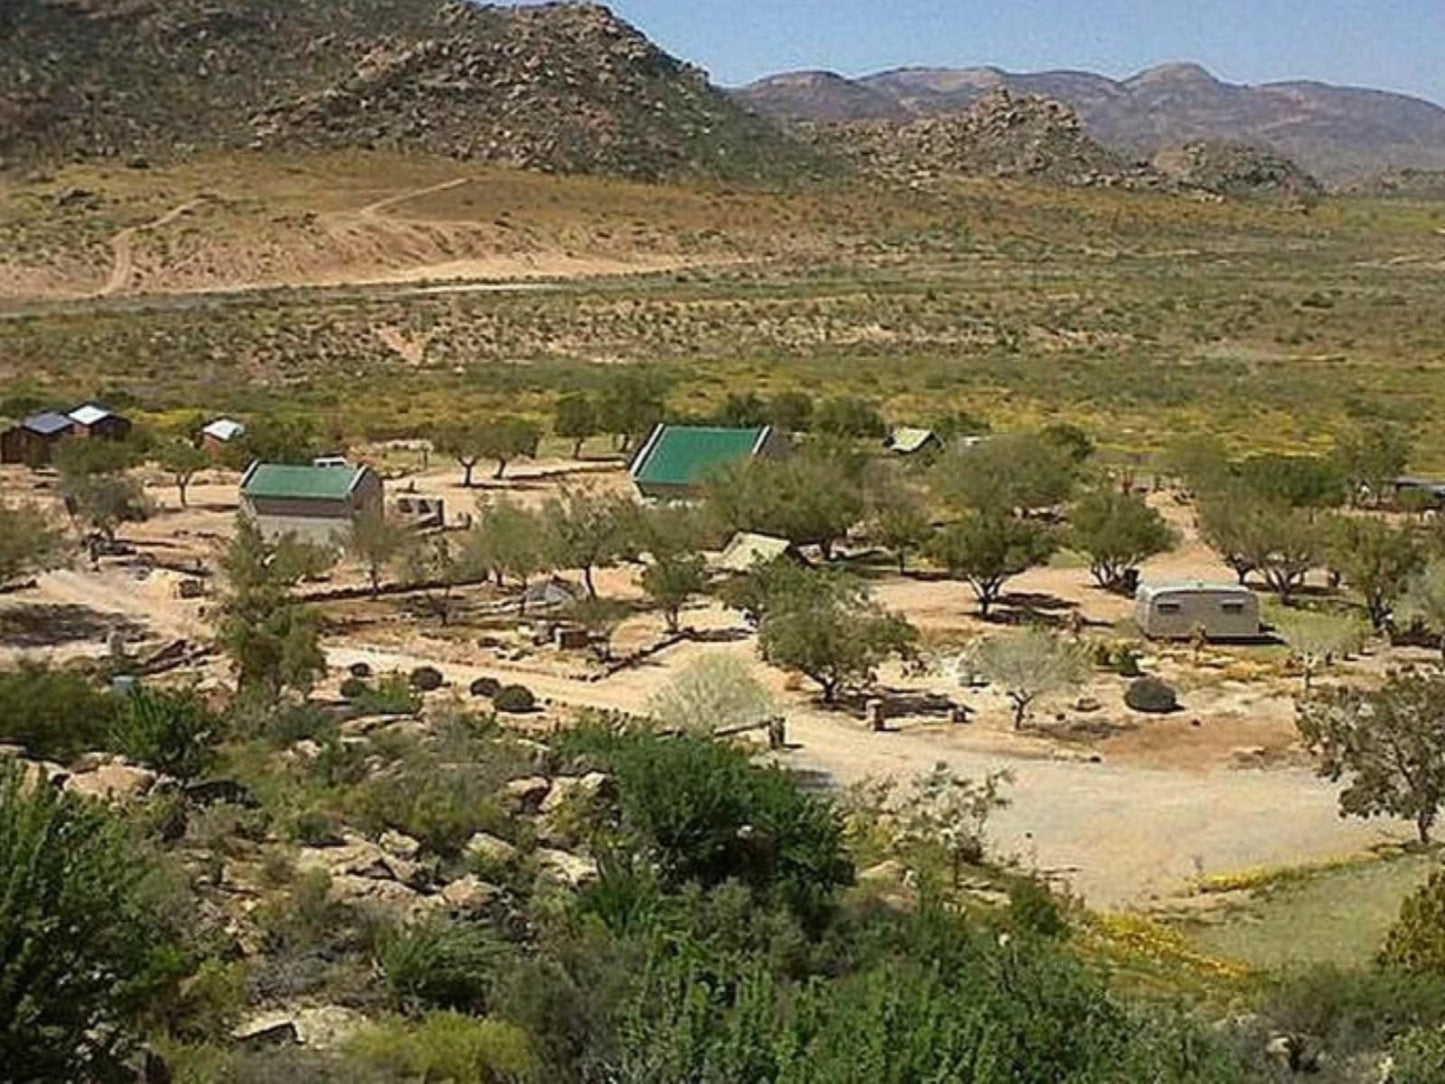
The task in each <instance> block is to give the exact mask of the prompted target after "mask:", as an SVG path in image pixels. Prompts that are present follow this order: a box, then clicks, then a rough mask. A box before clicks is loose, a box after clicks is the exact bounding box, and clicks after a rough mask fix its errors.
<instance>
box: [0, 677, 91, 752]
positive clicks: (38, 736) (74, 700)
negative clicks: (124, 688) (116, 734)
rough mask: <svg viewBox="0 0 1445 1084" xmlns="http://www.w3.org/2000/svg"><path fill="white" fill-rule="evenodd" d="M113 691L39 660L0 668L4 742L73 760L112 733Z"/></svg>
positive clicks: (0, 728) (1, 735)
mask: <svg viewBox="0 0 1445 1084" xmlns="http://www.w3.org/2000/svg"><path fill="white" fill-rule="evenodd" d="M113 710H114V705H113V702H112V701H111V699H110V697H109V696H108V695H106V694H105V693H103V692H101V691H100V690H99V689H97V688H96V687H95V686H94V685H93V684H91V682H90V681H89V680H88V679H87V678H85V677H84V676H82V675H81V674H77V673H75V672H73V671H69V670H52V669H51V668H50V667H48V666H44V665H40V664H37V663H28V662H25V663H21V664H20V666H19V667H17V668H16V669H14V670H11V671H8V672H6V673H0V742H6V743H10V744H15V745H19V746H20V747H21V748H23V749H24V750H25V752H26V754H27V755H29V756H32V757H36V758H39V759H43V760H59V761H69V760H71V759H72V758H74V757H75V756H76V755H77V754H80V753H83V752H85V751H87V750H89V749H96V748H99V747H100V746H101V745H102V744H103V743H104V742H105V740H106V738H107V737H108V736H109V735H108V731H109V728H110V719H111V714H112V712H113Z"/></svg>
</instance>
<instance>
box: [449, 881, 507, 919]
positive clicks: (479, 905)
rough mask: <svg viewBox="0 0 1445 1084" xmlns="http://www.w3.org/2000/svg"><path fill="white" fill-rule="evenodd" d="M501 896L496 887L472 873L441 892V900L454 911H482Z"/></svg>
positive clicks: (499, 890)
mask: <svg viewBox="0 0 1445 1084" xmlns="http://www.w3.org/2000/svg"><path fill="white" fill-rule="evenodd" d="M501 894H502V890H501V889H500V888H498V887H497V886H496V885H493V884H488V883H487V882H486V881H483V880H482V879H481V878H480V877H477V876H475V875H474V874H470V873H469V874H467V875H466V876H465V877H462V878H460V879H458V880H455V881H453V882H452V883H451V884H449V885H447V886H446V887H445V888H443V889H442V890H441V898H442V899H443V900H445V901H446V905H447V906H448V907H450V908H451V909H452V910H453V911H480V910H482V909H483V908H485V907H486V906H487V905H488V904H490V903H491V902H492V901H493V900H495V899H496V898H497V897H498V896H500V895H501Z"/></svg>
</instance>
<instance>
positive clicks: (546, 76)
mask: <svg viewBox="0 0 1445 1084" xmlns="http://www.w3.org/2000/svg"><path fill="white" fill-rule="evenodd" d="M336 146H353V147H359V148H367V147H373V148H378V149H388V150H403V151H415V152H420V153H427V154H441V155H447V156H451V157H455V158H458V159H461V160H466V161H471V162H478V163H490V164H501V165H514V166H522V167H528V168H535V169H541V170H544V171H556V172H582V173H586V172H605V173H610V174H614V175H619V176H626V177H633V178H638V179H662V178H670V177H682V176H707V177H716V178H721V179H727V180H745V179H750V178H754V177H767V176H785V177H786V176H795V175H798V174H806V173H808V172H810V171H814V170H821V169H824V168H825V165H826V164H825V163H823V162H821V161H820V160H819V159H818V158H817V156H816V155H815V154H814V153H813V152H811V151H808V150H807V149H806V148H804V147H802V146H801V145H800V144H798V143H796V142H795V141H793V140H791V139H790V138H789V137H788V136H787V135H786V134H784V133H783V132H781V131H779V130H778V129H777V128H776V126H775V125H773V124H772V123H771V122H767V121H765V120H763V119H761V118H758V117H756V116H754V115H752V114H750V113H748V112H746V111H745V110H743V109H741V108H739V106H738V105H737V104H736V103H735V102H734V101H733V100H732V99H731V98H730V97H728V96H727V95H725V94H724V93H723V92H721V91H720V90H718V89H717V88H716V87H714V86H713V85H712V84H711V83H710V82H709V81H708V79H707V77H706V75H705V73H703V72H702V71H701V70H700V69H698V68H697V67H695V66H693V65H692V64H689V63H687V62H685V61H683V60H679V59H678V58H676V57H673V56H671V55H669V54H667V53H665V52H663V51H662V50H661V49H660V48H658V47H657V46H656V45H654V44H653V43H652V42H651V41H650V40H649V39H648V38H646V37H645V36H644V35H643V34H642V33H641V32H640V31H638V30H637V29H636V28H634V27H632V26H631V25H630V24H628V23H626V22H624V21H623V20H621V19H619V18H617V17H616V16H614V15H613V14H612V13H611V12H610V11H609V10H608V9H607V8H605V7H601V6H599V5H594V4H542V5H536V6H522V7H512V8H506V7H496V6H481V5H476V4H471V3H466V2H462V0H231V2H229V3H227V4H225V5H221V4H219V3H216V2H214V0H6V3H5V4H4V6H3V9H0V158H3V159H5V160H6V161H8V162H10V163H11V164H24V163H27V162H34V161H37V160H38V161H45V160H50V161H56V160H59V161H65V160H72V159H75V158H106V157H109V158H115V157H121V158H127V157H128V158H149V157H160V158H165V157H173V156H176V155H184V154H185V153H187V152H189V151H190V150H194V149H238V148H247V147H249V148H252V149H257V150H270V149H292V148H297V147H336Z"/></svg>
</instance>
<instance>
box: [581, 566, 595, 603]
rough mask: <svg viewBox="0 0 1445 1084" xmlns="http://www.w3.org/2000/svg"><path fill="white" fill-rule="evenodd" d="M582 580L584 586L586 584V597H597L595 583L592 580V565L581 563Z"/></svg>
mask: <svg viewBox="0 0 1445 1084" xmlns="http://www.w3.org/2000/svg"><path fill="white" fill-rule="evenodd" d="M582 582H583V583H584V584H586V586H587V597H588V598H596V597H597V585H596V584H595V583H593V582H592V566H591V565H583V566H582Z"/></svg>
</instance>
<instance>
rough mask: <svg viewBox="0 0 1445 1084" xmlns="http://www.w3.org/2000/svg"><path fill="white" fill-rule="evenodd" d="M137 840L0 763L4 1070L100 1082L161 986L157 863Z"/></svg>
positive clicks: (86, 805)
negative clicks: (129, 1025)
mask: <svg viewBox="0 0 1445 1084" xmlns="http://www.w3.org/2000/svg"><path fill="white" fill-rule="evenodd" d="M129 838H130V837H129V834H128V831H127V828H126V826H125V825H124V824H123V823H121V822H120V821H118V820H116V819H114V818H113V817H111V816H110V815H109V814H108V813H106V812H105V811H104V810H103V809H102V808H101V807H100V806H99V805H97V804H94V803H90V802H86V801H83V800H81V799H78V798H75V797H74V796H71V795H67V794H62V793H61V792H59V791H57V790H55V789H54V788H53V787H44V786H40V787H37V786H31V785H29V784H28V783H27V782H25V780H24V776H23V774H22V773H21V772H20V771H19V769H18V768H15V767H0V870H3V871H4V876H5V892H4V896H3V905H0V946H3V950H0V1066H10V1067H15V1068H20V1069H22V1074H21V1077H20V1079H24V1080H89V1079H94V1078H95V1077H94V1074H93V1072H92V1070H94V1069H95V1067H96V1065H97V1063H99V1062H101V1061H103V1060H104V1059H105V1057H106V1055H107V1054H108V1053H109V1052H110V1048H111V1047H113V1046H114V1045H115V1044H116V1043H117V1042H118V1041H119V1040H120V1039H121V1038H122V1036H123V1035H124V1030H125V1029H124V1023H125V1021H126V1019H127V1018H128V1016H129V1015H130V1013H131V1012H132V1011H134V1010H137V1009H139V1008H140V1007H141V1005H143V1004H144V1003H145V1001H146V1000H147V995H148V994H149V993H150V992H151V991H150V990H148V989H146V987H147V986H149V985H150V984H149V983H148V982H146V981H144V977H145V974H146V968H147V965H148V963H149V962H150V959H151V956H152V947H153V945H154V943H155V931H154V928H153V927H152V925H151V922H150V920H149V919H148V917H147V908H146V907H145V906H144V905H143V903H142V901H141V899H140V893H139V886H140V882H141V880H142V878H143V877H144V876H145V874H146V872H147V868H148V867H147V866H146V865H145V864H144V863H143V862H141V861H139V860H138V857H137V855H136V854H135V853H134V851H133V849H132V847H131V845H130V842H129ZM0 1075H4V1076H5V1077H6V1078H7V1079H13V1078H11V1077H10V1075H9V1073H6V1072H4V1071H3V1070H0Z"/></svg>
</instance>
